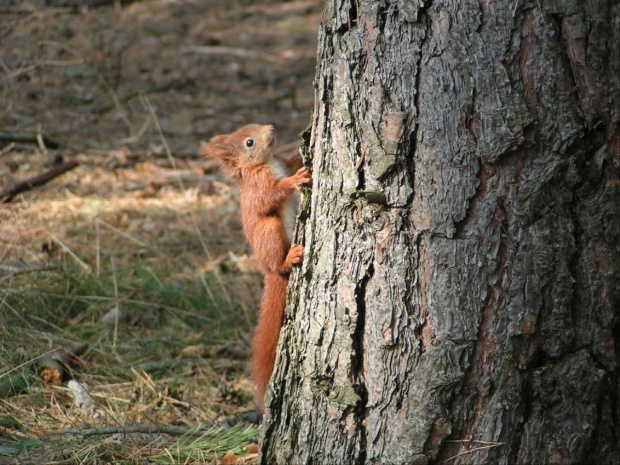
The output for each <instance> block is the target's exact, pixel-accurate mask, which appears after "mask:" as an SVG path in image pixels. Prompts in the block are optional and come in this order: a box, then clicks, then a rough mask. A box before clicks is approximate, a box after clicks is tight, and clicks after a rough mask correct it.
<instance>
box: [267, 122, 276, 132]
mask: <svg viewBox="0 0 620 465" xmlns="http://www.w3.org/2000/svg"><path fill="white" fill-rule="evenodd" d="M267 128H268V129H269V132H276V128H275V127H274V126H273V124H270V125H268V126H267Z"/></svg>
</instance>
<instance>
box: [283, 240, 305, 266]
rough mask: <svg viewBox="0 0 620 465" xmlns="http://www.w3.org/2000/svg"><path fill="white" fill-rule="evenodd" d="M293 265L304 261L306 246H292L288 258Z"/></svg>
mask: <svg viewBox="0 0 620 465" xmlns="http://www.w3.org/2000/svg"><path fill="white" fill-rule="evenodd" d="M287 258H288V259H289V260H290V262H291V263H295V264H297V263H301V262H303V261H304V246H303V245H297V244H296V245H291V249H290V250H289V251H288V257H287Z"/></svg>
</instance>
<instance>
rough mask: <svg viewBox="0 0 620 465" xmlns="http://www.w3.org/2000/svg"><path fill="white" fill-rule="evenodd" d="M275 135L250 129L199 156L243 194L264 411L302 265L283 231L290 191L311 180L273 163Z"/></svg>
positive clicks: (255, 362) (213, 143) (257, 378)
mask: <svg viewBox="0 0 620 465" xmlns="http://www.w3.org/2000/svg"><path fill="white" fill-rule="evenodd" d="M274 146H275V129H274V127H273V126H270V125H265V126H263V125H258V124H250V125H247V126H244V127H242V128H241V129H239V130H237V131H236V132H234V133H233V134H226V135H221V136H215V137H213V138H212V139H211V140H210V141H209V143H208V144H204V145H203V146H202V147H201V153H202V154H203V155H205V156H207V157H210V158H215V159H217V160H218V161H219V163H220V166H221V169H222V172H223V173H224V174H225V175H226V176H228V177H229V178H231V179H232V180H234V181H235V182H236V183H237V186H238V187H239V191H240V193H241V220H242V223H243V230H244V232H245V235H246V237H247V239H248V242H249V243H250V246H251V247H252V250H253V251H254V255H255V256H256V261H257V262H258V265H259V267H260V268H261V270H262V272H263V274H264V275H265V287H264V291H263V298H262V300H261V305H260V310H259V314H258V324H257V325H256V330H255V333H254V340H253V343H252V378H253V379H254V382H255V384H256V403H257V405H258V406H259V408H260V409H261V410H262V409H263V398H264V395H265V389H266V387H267V383H268V382H269V378H270V376H271V372H272V370H273V364H274V361H275V356H276V347H277V344H278V338H279V336H280V329H281V327H282V315H283V313H284V304H285V300H286V286H287V284H288V274H289V272H290V271H291V268H292V266H293V265H294V264H296V263H301V262H302V261H303V250H304V249H303V246H301V245H293V246H291V238H290V234H292V231H287V229H286V225H287V224H292V222H293V220H294V217H293V218H287V217H290V215H294V214H295V212H294V211H293V210H292V209H291V208H287V205H286V204H287V202H288V201H289V198H290V196H291V194H292V193H293V191H295V190H300V189H301V185H302V184H311V183H312V179H311V177H310V174H309V173H308V172H307V171H306V169H305V168H300V169H299V170H297V172H296V173H295V174H294V175H292V176H288V177H281V176H282V175H281V174H280V173H281V172H282V170H281V169H280V168H281V167H278V166H277V165H276V164H277V161H275V160H274V159H273V148H274Z"/></svg>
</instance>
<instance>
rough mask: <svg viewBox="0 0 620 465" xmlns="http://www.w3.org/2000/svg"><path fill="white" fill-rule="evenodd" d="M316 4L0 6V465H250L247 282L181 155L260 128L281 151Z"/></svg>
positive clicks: (230, 226)
mask: <svg viewBox="0 0 620 465" xmlns="http://www.w3.org/2000/svg"><path fill="white" fill-rule="evenodd" d="M322 8H323V2H321V1H320V0H311V1H306V0H299V1H288V2H276V1H269V2H260V3H259V2H256V3H254V2H251V1H239V0H232V1H231V0H174V1H173V0H150V1H134V2H132V1H125V0H123V1H122V2H121V1H119V0H116V1H114V0H108V1H105V0H24V1H12V0H3V1H2V2H0V43H1V50H2V52H1V53H0V463H2V464H5V463H6V464H30V463H37V464H40V463H50V464H51V463H53V464H73V463H92V464H102V463H110V464H117V463H136V464H139V463H188V464H189V463H218V462H220V463H255V462H256V457H257V455H256V446H255V444H256V443H257V441H258V426H257V422H258V421H257V420H258V417H257V415H256V413H255V405H254V403H253V399H252V386H251V383H250V381H249V379H248V372H247V357H248V350H249V345H250V339H251V332H252V327H253V324H254V322H255V316H256V315H255V314H256V308H257V305H258V301H259V299H260V294H261V276H260V274H259V272H258V270H257V267H256V264H255V262H254V260H253V257H252V255H251V251H250V249H249V247H248V246H247V244H246V242H245V239H244V237H243V233H242V232H241V224H240V218H239V214H238V204H237V200H238V194H237V192H236V190H235V188H234V187H233V186H231V185H230V183H228V182H227V181H226V180H224V178H223V177H222V176H221V175H220V174H219V173H218V172H217V168H216V166H215V165H214V164H213V163H210V162H208V161H206V160H203V159H201V158H200V157H198V156H197V151H198V147H199V143H200V141H201V140H207V139H208V138H209V137H211V136H213V135H215V134H218V133H228V132H232V131H233V130H234V129H236V128H237V127H239V126H241V125H243V124H246V123H250V122H262V123H272V124H274V125H275V126H276V128H277V129H278V139H279V143H278V146H279V147H280V149H279V153H280V155H281V156H283V157H284V158H288V157H291V156H295V154H296V151H297V149H296V146H297V143H298V134H299V133H300V132H301V131H302V130H303V129H304V128H305V127H306V126H307V125H308V123H309V122H310V113H311V110H312V107H313V87H312V80H313V78H314V70H315V61H316V59H315V57H316V34H317V29H318V24H319V21H320V19H321V14H322ZM69 163H70V165H67V164H69ZM75 163H77V166H75V167H73V165H74V164H75ZM59 166H66V168H67V169H68V171H67V172H65V173H64V174H61V175H59V176H55V177H53V178H52V179H51V180H50V181H49V182H47V183H46V184H42V185H38V186H26V187H27V188H26V189H25V190H23V191H22V192H17V193H16V192H14V190H12V188H14V187H16V186H19V183H20V182H22V181H24V180H28V179H30V178H32V177H35V176H38V175H41V174H44V173H48V172H50V171H51V170H55V169H57V168H58V167H59ZM69 168H70V169H69Z"/></svg>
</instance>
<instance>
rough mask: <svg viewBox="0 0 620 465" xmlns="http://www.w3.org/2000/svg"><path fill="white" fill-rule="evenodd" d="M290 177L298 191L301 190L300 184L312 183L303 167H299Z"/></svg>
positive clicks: (310, 177) (309, 184)
mask: <svg viewBox="0 0 620 465" xmlns="http://www.w3.org/2000/svg"><path fill="white" fill-rule="evenodd" d="M292 178H293V185H294V186H295V189H297V190H298V191H299V190H301V186H302V184H307V185H308V186H311V185H312V176H310V173H308V170H306V168H305V167H301V168H299V169H298V170H297V173H295V174H294V175H293V176H292Z"/></svg>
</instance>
